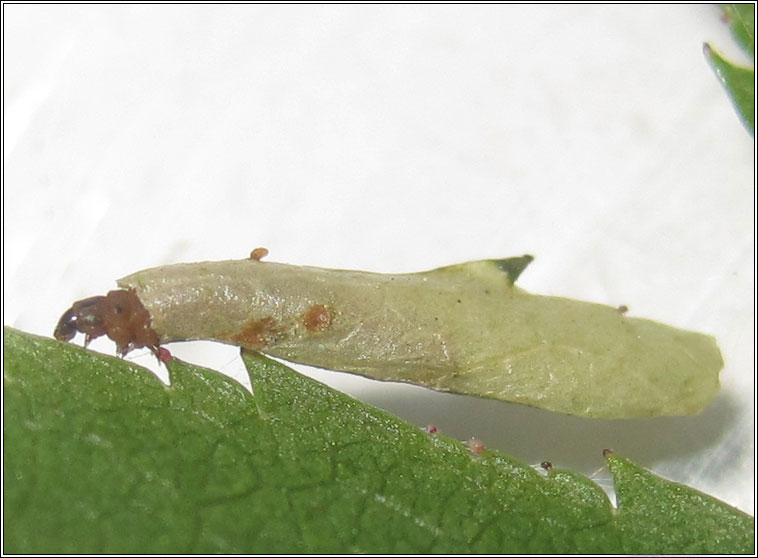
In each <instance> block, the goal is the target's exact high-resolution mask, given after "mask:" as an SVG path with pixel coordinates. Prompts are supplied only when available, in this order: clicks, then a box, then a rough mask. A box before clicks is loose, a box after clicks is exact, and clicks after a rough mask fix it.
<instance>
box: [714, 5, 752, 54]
mask: <svg viewBox="0 0 758 558" xmlns="http://www.w3.org/2000/svg"><path fill="white" fill-rule="evenodd" d="M722 8H723V10H724V17H725V18H726V20H727V22H728V23H729V29H730V30H731V32H732V36H733V37H734V39H735V40H736V41H737V43H738V44H739V45H740V47H742V50H744V51H745V53H746V54H747V55H748V56H750V58H752V59H753V60H755V4H754V3H750V4H726V5H724V6H722Z"/></svg>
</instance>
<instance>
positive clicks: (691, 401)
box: [55, 251, 723, 418]
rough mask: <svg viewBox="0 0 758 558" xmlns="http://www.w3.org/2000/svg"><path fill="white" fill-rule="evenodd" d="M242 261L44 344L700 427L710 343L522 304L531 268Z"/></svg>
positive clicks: (170, 282)
mask: <svg viewBox="0 0 758 558" xmlns="http://www.w3.org/2000/svg"><path fill="white" fill-rule="evenodd" d="M261 254H263V252H261V251H258V252H257V253H255V254H254V256H253V257H252V258H250V259H246V260H238V261H223V262H204V263H193V264H178V265H170V266H164V267H157V268H153V269H148V270H145V271H140V272H137V273H135V274H133V275H130V276H128V277H125V278H123V279H121V280H120V281H119V282H118V284H119V286H120V287H121V288H122V289H123V290H117V291H111V292H110V293H108V295H106V296H105V297H93V298H91V299H86V300H84V301H79V302H77V303H75V304H74V305H73V307H72V308H71V309H69V310H68V311H67V312H66V313H65V314H64V315H63V317H62V318H61V320H60V322H59V324H58V327H57V328H56V331H55V336H56V337H57V338H58V339H61V340H65V341H68V340H70V339H72V338H73V336H74V334H75V332H76V331H80V332H83V333H85V334H86V341H87V342H88V341H89V340H90V339H91V338H94V337H97V336H99V335H103V334H107V335H108V336H109V337H111V338H112V339H113V340H114V341H116V343H117V346H118V349H119V351H120V352H121V353H122V354H124V353H126V352H128V351H129V350H131V349H132V348H135V347H149V348H150V349H151V350H153V352H155V353H156V354H159V353H158V352H157V351H158V350H159V347H160V345H161V344H164V343H170V342H173V341H184V340H190V339H212V340H217V341H221V342H224V343H231V344H235V345H240V346H243V347H246V348H248V349H253V350H257V351H260V352H263V353H266V354H268V355H272V356H274V357H280V358H283V359H285V360H289V361H293V362H299V363H303V364H309V365H313V366H319V367H322V368H330V369H333V370H340V371H347V372H353V373H357V374H362V375H364V376H368V377H371V378H375V379H379V380H389V381H401V382H410V383H414V384H419V385H423V386H426V387H430V388H433V389H436V390H441V391H451V392H455V393H463V394H470V395H477V396H482V397H489V398H494V399H500V400H504V401H514V402H518V403H524V404H527V405H533V406H536V407H542V408H545V409H549V410H552V411H557V412H561V413H567V414H573V415H579V416H587V417H602V418H624V417H640V416H656V415H687V414H694V413H697V412H700V411H701V410H702V409H703V408H704V407H705V406H706V405H707V404H708V403H709V402H710V401H711V400H712V399H713V397H714V396H715V394H716V392H717V391H718V374H719V370H720V369H721V367H722V366H723V362H722V360H721V354H720V352H719V350H718V348H717V346H716V343H715V341H714V339H713V338H712V337H710V336H707V335H703V334H700V333H695V332H690V331H684V330H680V329H676V328H673V327H670V326H667V325H663V324H660V323H656V322H653V321H650V320H644V319H640V318H630V317H628V316H626V315H625V314H624V312H620V311H619V309H618V308H615V307H611V306H604V305H600V304H594V303H588V302H580V301H576V300H569V299H565V298H559V297H551V296H539V295H533V294H529V293H527V292H526V291H524V290H522V289H520V288H518V287H516V286H514V284H513V283H514V281H515V280H516V278H517V277H518V275H519V274H520V273H521V271H523V269H524V268H525V267H526V266H527V264H528V263H529V262H530V261H531V260H532V258H531V256H522V257H517V258H508V259H503V260H482V261H473V262H468V263H463V264H459V265H453V266H448V267H443V268H439V269H434V270H431V271H426V272H422V273H410V274H401V275H385V274H378V273H368V272H362V271H344V270H332V269H322V268H316V267H299V266H292V265H285V264H280V263H273V262H267V261H266V262H264V261H260V258H259V257H258V256H260V255H261Z"/></svg>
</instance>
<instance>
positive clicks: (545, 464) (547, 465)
mask: <svg viewBox="0 0 758 558" xmlns="http://www.w3.org/2000/svg"><path fill="white" fill-rule="evenodd" d="M540 467H542V468H543V469H545V471H549V470H550V469H552V468H553V464H552V463H550V462H549V461H543V462H542V463H540Z"/></svg>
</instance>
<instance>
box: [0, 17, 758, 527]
mask: <svg viewBox="0 0 758 558" xmlns="http://www.w3.org/2000/svg"><path fill="white" fill-rule="evenodd" d="M3 10H4V18H5V22H4V25H5V28H4V31H5V39H4V40H5V45H4V47H5V52H4V60H5V72H4V77H5V87H4V93H5V111H6V112H5V116H6V120H5V127H4V140H5V143H4V149H5V151H4V155H5V174H4V179H5V184H4V186H5V187H4V202H5V206H4V211H3V216H4V227H3V230H4V233H5V240H4V258H3V259H4V265H5V271H4V280H5V286H4V316H3V320H4V323H5V324H8V325H12V326H14V327H17V328H20V329H22V330H25V331H29V332H33V333H38V334H45V335H50V334H51V332H52V330H53V328H54V326H55V323H56V321H57V319H58V317H59V316H60V314H61V313H62V312H63V311H64V310H65V309H66V308H67V307H68V306H69V305H70V303H71V302H73V301H74V300H78V299H81V298H84V297H87V296H92V295H95V294H104V293H105V292H106V291H107V290H109V289H111V288H113V287H114V286H115V280H116V279H117V278H119V277H121V276H124V275H126V274H129V273H131V272H134V271H137V270H139V269H143V268H147V267H152V266H156V265H160V264H167V263H176V262H189V261H200V260H219V259H236V258H244V257H247V255H248V254H249V252H250V250H251V249H252V248H255V247H256V246H265V247H267V248H269V249H270V251H271V254H270V256H269V258H268V259H269V260H271V261H281V262H286V263H292V264H309V265H317V266H323V267H338V268H355V269H365V270H371V271H381V272H410V271H419V270H426V269H429V268H433V267H437V266H442V265H447V264H453V263H459V262H462V261H466V260H473V259H480V258H493V257H506V256H513V255H521V254H524V253H531V254H534V255H536V257H537V259H536V261H535V262H534V263H533V264H532V265H531V266H530V268H529V269H528V270H527V271H526V272H525V273H524V275H523V276H522V277H521V279H520V280H519V284H520V285H521V286H522V287H524V288H526V289H527V290H530V291H532V292H537V293H542V294H551V295H561V296H568V297H572V298H578V299H584V300H591V301H595V302H601V303H606V304H610V305H614V306H615V305H619V304H626V305H628V306H629V307H630V315H633V316H643V317H649V318H653V319H657V320H660V321H663V322H666V323H670V324H672V325H676V326H680V327H684V328H688V329H693V330H696V331H702V332H707V333H710V334H713V335H714V336H715V337H716V338H717V339H718V341H719V345H720V347H721V349H722V351H723V355H724V359H725V361H726V367H725V368H724V370H723V372H722V376H721V378H722V384H723V389H722V392H721V394H720V395H719V397H718V399H717V400H716V401H715V402H714V403H713V404H712V405H711V406H710V407H709V408H708V409H707V410H706V411H705V412H704V413H703V414H702V415H700V416H697V417H688V418H656V419H644V420H620V421H601V420H588V419H579V418H573V417H566V416H562V415H558V414H553V413H549V412H546V411H541V410H538V409H532V408H527V407H522V406H519V405H513V404H506V403H500V402H495V401H486V400H478V399H476V398H470V397H463V396H454V395H446V394H437V393H434V392H431V391H428V390H424V389H421V388H415V387H411V386H401V385H393V384H382V383H378V382H373V381H370V380H366V379H363V378H358V377H354V376H350V375H347V374H339V373H334V372H328V371H321V370H310V369H305V368H304V367H299V369H301V370H306V372H307V373H308V374H311V375H313V376H314V377H316V378H318V379H320V380H322V381H325V382H327V383H329V384H331V385H335V386H337V387H338V388H339V389H341V390H344V391H346V392H348V393H351V394H353V395H354V396H356V397H358V398H360V399H363V400H365V401H368V402H370V403H372V404H374V405H377V406H379V407H382V408H385V409H388V410H390V411H391V412H393V413H396V414H398V415H400V416H402V417H404V418H405V419H407V420H409V421H410V422H412V423H414V424H417V425H419V426H424V425H427V424H435V425H437V426H438V428H439V429H440V431H441V432H442V433H444V434H448V435H451V436H454V437H457V438H459V439H468V438H470V437H472V436H475V437H478V438H481V439H482V440H484V442H485V443H486V444H487V445H488V447H491V448H498V449H500V450H502V451H504V452H505V453H507V454H510V455H513V456H515V457H518V458H520V459H521V460H523V461H525V462H528V463H531V464H536V463H539V462H540V461H542V460H550V461H552V462H553V464H554V465H555V466H556V467H568V468H573V469H575V470H578V471H582V472H585V473H586V474H588V475H594V478H596V479H598V480H599V481H600V482H601V484H604V485H606V486H607V485H608V483H609V480H608V475H607V472H605V471H604V470H600V471H598V469H600V468H601V467H602V465H603V461H602V457H601V452H602V450H603V449H604V448H613V449H614V450H616V451H617V452H618V453H620V454H623V455H625V456H628V457H631V458H633V459H634V460H636V461H637V462H639V463H640V464H642V465H644V466H646V467H649V468H651V469H653V470H654V471H656V472H658V473H660V474H662V475H665V476H667V477H669V478H672V479H675V480H678V481H681V482H685V483H688V484H690V485H693V486H695V487H697V488H699V489H701V490H704V491H706V492H708V493H711V494H713V495H715V496H717V497H719V498H721V499H723V500H726V501H727V502H729V503H731V504H733V505H735V506H738V507H739V508H740V509H742V510H745V511H747V512H749V513H753V509H754V484H753V479H754V460H753V455H754V443H753V440H754V397H753V396H754V373H755V371H754V339H753V335H754V329H753V318H754V315H753V308H754V297H753V292H754V291H753V287H754V272H753V270H754V265H755V260H754V253H753V247H754V240H755V239H754V234H753V223H754V210H753V207H754V188H755V183H754V176H753V148H754V145H753V141H752V138H751V137H750V136H749V135H748V134H747V132H746V131H745V130H744V129H743V127H742V125H741V124H740V123H739V121H738V119H737V117H736V115H735V113H734V111H733V109H732V107H731V106H730V104H729V101H728V100H727V97H726V95H725V93H724V91H723V90H722V88H721V86H720V85H719V83H718V82H717V80H716V79H715V77H714V75H713V74H712V72H711V70H710V68H709V67H708V65H707V64H706V62H705V60H704V57H703V55H702V43H703V42H704V41H706V40H708V41H711V42H712V44H714V46H715V47H717V48H720V49H722V50H723V51H725V52H726V53H727V54H728V55H730V56H732V57H735V58H738V59H743V58H744V57H741V56H740V54H741V53H740V52H739V51H738V49H737V47H736V46H734V44H733V41H732V40H731V38H730V36H729V34H728V30H727V28H726V26H725V24H724V23H723V22H722V21H720V19H719V13H718V11H717V9H716V8H713V7H711V6H705V5H697V6H685V5H678V6H677V5H673V6H592V5H583V6H558V7H555V6H553V7H542V6H506V5H500V6H492V5H490V6H471V7H468V6H444V5H441V6H403V5H395V6H392V5H384V6H294V5H290V6H254V5H225V6H200V5H185V6H168V5H132V6H107V5H101V6H77V5H4V6H3ZM504 319H507V317H504ZM79 341H80V339H79ZM93 346H94V347H95V348H96V349H98V350H103V351H106V352H110V353H113V346H112V343H110V342H109V341H108V340H106V339H104V340H102V342H96V343H94V344H93ZM170 349H171V350H172V352H173V353H174V354H175V355H177V356H180V357H182V358H185V359H187V360H191V361H193V362H196V363H200V364H205V365H209V366H211V367H213V368H215V369H218V370H221V371H224V372H227V373H229V374H232V375H235V374H236V375H238V376H237V377H241V376H239V374H240V370H241V366H240V363H239V361H238V359H237V357H236V354H237V351H236V350H235V349H234V348H233V347H217V346H215V345H214V344H210V343H197V344H184V345H181V344H177V345H173V346H171V347H170ZM130 358H133V359H134V360H135V361H136V362H139V363H143V364H146V365H152V358H151V357H150V356H149V355H148V354H146V353H145V352H143V353H141V354H140V353H134V354H133V355H132V356H131V357H130Z"/></svg>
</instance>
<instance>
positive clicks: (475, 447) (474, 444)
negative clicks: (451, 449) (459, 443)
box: [466, 438, 485, 455]
mask: <svg viewBox="0 0 758 558" xmlns="http://www.w3.org/2000/svg"><path fill="white" fill-rule="evenodd" d="M466 444H467V445H468V449H469V450H471V453H473V454H474V455H481V454H482V453H483V452H484V449H485V446H484V442H482V441H481V440H480V439H479V438H471V439H470V440H469V441H468V442H466Z"/></svg>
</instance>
